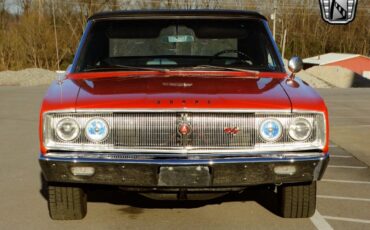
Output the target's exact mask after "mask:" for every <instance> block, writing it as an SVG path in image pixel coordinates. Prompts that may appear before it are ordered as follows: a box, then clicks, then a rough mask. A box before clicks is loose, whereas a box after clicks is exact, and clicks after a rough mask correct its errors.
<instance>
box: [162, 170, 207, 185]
mask: <svg viewBox="0 0 370 230" xmlns="http://www.w3.org/2000/svg"><path fill="white" fill-rule="evenodd" d="M210 185H211V174H210V171H209V167H208V166H162V167H160V169H159V175H158V186H167V187H208V186H210Z"/></svg>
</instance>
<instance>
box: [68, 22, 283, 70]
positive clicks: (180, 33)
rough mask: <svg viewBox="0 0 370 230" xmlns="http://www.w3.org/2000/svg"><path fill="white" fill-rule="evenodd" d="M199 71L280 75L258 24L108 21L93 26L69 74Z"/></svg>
mask: <svg viewBox="0 0 370 230" xmlns="http://www.w3.org/2000/svg"><path fill="white" fill-rule="evenodd" d="M200 66H203V68H204V66H209V67H211V66H213V67H215V66H216V67H225V68H229V69H231V68H238V69H248V70H257V71H280V70H281V69H280V66H279V62H278V60H277V57H276V54H275V53H274V49H273V46H272V44H271V40H270V39H269V36H268V34H267V32H266V29H265V26H264V23H263V22H262V21H259V20H243V21H235V20H222V19H220V20H152V21H148V20H136V21H127V20H114V21H113V20H112V21H97V22H94V24H93V25H92V27H91V29H90V31H89V34H88V36H87V39H86V41H85V44H84V45H83V48H82V50H81V52H80V56H79V57H78V61H77V64H76V68H75V72H86V71H99V70H101V71H106V70H107V69H109V70H113V71H114V70H121V69H125V70H127V69H129V68H132V69H133V70H138V69H139V70H140V69H141V70H143V69H156V68H157V69H166V70H168V69H170V70H171V69H186V68H197V67H200Z"/></svg>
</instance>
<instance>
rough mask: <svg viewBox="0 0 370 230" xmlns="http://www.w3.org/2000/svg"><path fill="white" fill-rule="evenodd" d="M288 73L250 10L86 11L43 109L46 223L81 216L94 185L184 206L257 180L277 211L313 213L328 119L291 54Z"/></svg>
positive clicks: (295, 214) (288, 214) (299, 214)
mask: <svg viewBox="0 0 370 230" xmlns="http://www.w3.org/2000/svg"><path fill="white" fill-rule="evenodd" d="M288 67H289V70H290V71H289V73H288V72H286V70H285V68H284V65H283V61H282V59H281V56H280V53H279V51H278V48H277V46H276V44H275V42H274V40H273V38H272V36H271V33H270V30H269V28H268V24H267V20H266V18H265V17H263V16H262V15H260V14H258V13H256V12H248V11H225V10H222V11H220V10H218V11H216V10H212V11H211V10H189V11H120V12H109V13H100V14H96V15H94V16H92V17H91V18H89V20H88V23H87V27H86V30H85V32H84V34H83V36H82V39H81V43H80V46H79V48H78V51H77V53H76V56H75V59H74V61H73V64H72V65H71V66H70V67H69V68H68V69H67V71H66V73H65V75H63V77H59V78H58V79H57V80H56V81H55V82H53V83H52V84H51V86H50V88H49V90H48V91H47V93H46V95H45V98H44V100H43V103H42V108H41V113H40V157H39V161H40V165H41V168H42V172H43V180H44V182H45V185H46V188H47V192H48V196H47V197H48V205H49V212H50V216H51V218H52V219H63V220H67V219H81V218H83V217H84V216H85V215H86V207H87V206H86V202H87V198H86V190H87V189H88V188H91V186H93V185H110V186H107V189H109V188H113V186H116V187H117V188H120V189H122V190H126V191H136V192H139V193H140V194H142V195H144V196H147V197H151V198H154V199H163V198H165V199H181V200H186V199H188V200H191V199H210V198H214V197H216V196H220V195H223V194H225V193H227V192H241V191H244V190H246V189H248V188H249V187H251V186H256V185H258V186H259V187H261V188H265V189H272V190H273V191H275V192H276V196H277V197H278V198H279V200H280V208H279V211H280V215H281V216H283V217H290V218H302V217H310V216H312V215H313V213H314V211H315V207H316V181H317V180H319V179H320V178H321V177H322V175H323V173H324V171H325V168H326V165H327V163H328V160H329V154H328V142H329V137H328V133H329V129H328V127H329V125H328V113H327V109H326V106H325V103H324V101H323V100H322V99H321V97H320V96H319V95H318V94H317V93H316V92H315V91H314V90H313V89H312V88H311V87H310V86H309V85H307V83H305V82H304V81H302V80H300V79H299V78H295V74H296V73H297V72H298V71H300V69H301V68H302V61H301V59H300V58H298V57H293V58H292V59H291V60H290V61H289V63H288Z"/></svg>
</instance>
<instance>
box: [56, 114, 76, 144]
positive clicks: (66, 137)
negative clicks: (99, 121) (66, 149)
mask: <svg viewBox="0 0 370 230" xmlns="http://www.w3.org/2000/svg"><path fill="white" fill-rule="evenodd" d="M80 131H81V129H80V126H79V125H78V123H77V121H76V120H74V119H73V118H64V119H62V120H60V121H59V122H58V124H57V126H56V134H57V136H58V138H59V139H61V140H62V141H73V140H75V139H76V138H77V137H78V136H79V135H80Z"/></svg>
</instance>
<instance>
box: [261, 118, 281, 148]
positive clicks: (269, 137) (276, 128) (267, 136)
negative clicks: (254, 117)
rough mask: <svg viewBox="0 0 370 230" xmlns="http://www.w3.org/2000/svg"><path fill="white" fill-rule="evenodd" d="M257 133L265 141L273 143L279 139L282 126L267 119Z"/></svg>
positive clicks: (273, 120) (274, 120)
mask: <svg viewBox="0 0 370 230" xmlns="http://www.w3.org/2000/svg"><path fill="white" fill-rule="evenodd" d="M259 133H260V135H261V137H262V138H263V139H264V140H265V141H268V142H273V141H276V140H278V139H279V138H280V137H281V134H282V133H283V126H282V125H281V123H280V121H278V120H276V119H272V118H269V119H266V120H264V121H263V122H262V123H261V125H260V128H259Z"/></svg>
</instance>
